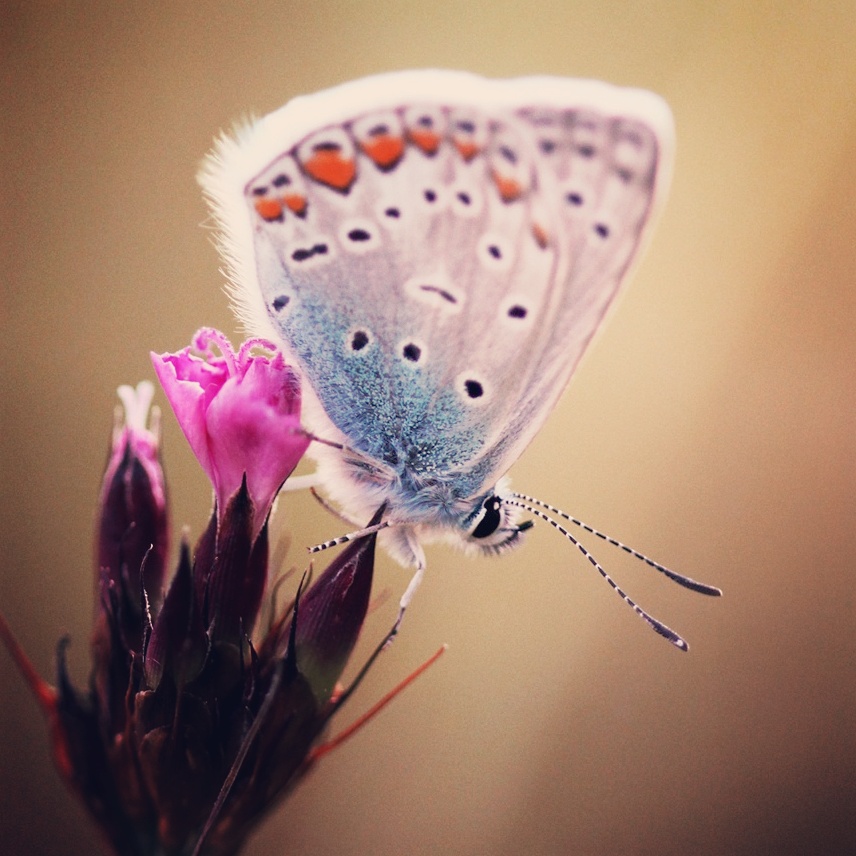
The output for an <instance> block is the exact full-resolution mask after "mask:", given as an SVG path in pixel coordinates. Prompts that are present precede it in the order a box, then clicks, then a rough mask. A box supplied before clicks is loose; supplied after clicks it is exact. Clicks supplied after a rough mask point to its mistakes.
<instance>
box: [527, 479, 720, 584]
mask: <svg viewBox="0 0 856 856" xmlns="http://www.w3.org/2000/svg"><path fill="white" fill-rule="evenodd" d="M510 497H511V498H512V499H520V500H522V501H523V502H528V503H531V504H532V505H537V506H539V507H541V508H546V509H547V511H549V512H551V513H552V514H555V515H557V516H559V517H561V518H562V520H567V521H568V522H570V523H573V524H574V526H579V527H580V529H584V530H585V531H586V532H590V533H591V534H592V535H596V536H597V537H598V538H601V539H602V540H604V541H606V543H607V544H612V546H613V547H618V548H620V549H622V550H624V552H625V553H629V554H630V555H631V556H633V557H634V558H635V559H639V560H640V561H642V562H645V564H646V565H650V566H651V567H652V568H654V569H655V570H658V571H659V572H660V573H661V574H665V575H666V576H667V577H668V578H669V579H670V580H672V581H673V582H676V583H677V584H678V585H681V586H684V588H688V589H691V590H692V591H695V592H698V593H699V594H706V595H710V596H711V597H721V595H722V589H718V588H717V587H716V586H709V585H707V583H700V582H698V581H696V580H693V579H690V577H685V576H684V575H683V574H679V573H677V572H676V571H673V570H670V569H669V568H667V567H665V566H664V565H661V564H660V563H659V562H655V561H654V560H653V559H649V558H648V556H646V555H645V554H644V553H640V552H639V551H638V550H634V549H633V548H632V547H628V546H627V544H622V543H621V541H617V540H616V539H615V538H611V537H610V536H609V535H606V534H605V533H603V532H599V531H598V530H597V529H595V528H594V527H592V526H589V525H588V523H583V521H582V520H577V518H576V517H571V515H570V514H565V512H564V511H562V509H561V508H556V507H555V506H554V505H549V504H548V503H546V502H542V501H541V500H540V499H535V497H534V496H527V495H526V494H525V493H512V494H510ZM522 507H525V506H522ZM528 510H529V511H533V512H534V509H532V508H530V509H528Z"/></svg>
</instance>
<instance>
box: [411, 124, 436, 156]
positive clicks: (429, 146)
mask: <svg viewBox="0 0 856 856" xmlns="http://www.w3.org/2000/svg"><path fill="white" fill-rule="evenodd" d="M407 137H408V139H409V140H410V142H411V143H413V144H414V145H416V146H418V147H419V148H420V149H422V151H423V152H425V154H426V155H433V154H436V153H437V149H439V148H440V135H439V134H437V133H435V132H434V131H424V130H422V129H421V128H413V129H412V130H410V131H408V132H407Z"/></svg>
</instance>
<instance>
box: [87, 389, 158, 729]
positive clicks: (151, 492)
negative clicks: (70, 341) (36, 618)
mask: <svg viewBox="0 0 856 856" xmlns="http://www.w3.org/2000/svg"><path fill="white" fill-rule="evenodd" d="M118 394H119V397H120V398H121V399H122V403H123V405H124V417H123V415H122V412H121V411H120V410H119V409H118V408H117V413H116V418H115V423H114V428H113V443H112V448H111V451H110V457H109V459H108V462H107V468H106V470H105V473H104V479H103V481H102V486H101V496H100V498H99V513H98V525H97V536H96V562H97V567H96V589H97V603H96V611H95V623H94V629H93V634H92V659H93V674H92V678H93V686H94V688H95V692H96V693H97V695H98V698H99V711H100V716H101V722H102V726H103V727H104V729H105V730H106V732H107V733H109V734H118V733H119V732H120V731H122V729H123V728H124V723H125V717H126V702H125V694H126V693H127V690H128V663H129V660H130V659H131V657H133V656H134V654H140V653H141V652H142V650H143V631H144V626H145V624H146V621H147V618H146V617H145V614H144V613H145V610H144V601H145V599H148V600H149V602H150V604H151V606H152V607H153V608H157V606H158V604H159V603H160V598H161V590H162V588H163V579H164V571H165V564H166V556H167V551H168V549H169V522H168V515H167V505H166V488H165V483H164V475H163V470H162V469H161V465H160V460H159V436H158V416H157V413H156V412H155V414H153V419H152V428H151V430H148V429H147V428H146V419H147V416H148V412H149V406H150V404H151V400H152V395H153V394H154V386H153V385H152V384H151V383H150V382H148V381H143V382H142V383H140V384H139V385H138V386H137V388H136V389H133V388H131V387H129V386H122V387H119V390H118Z"/></svg>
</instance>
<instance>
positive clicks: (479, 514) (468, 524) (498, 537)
mask: <svg viewBox="0 0 856 856" xmlns="http://www.w3.org/2000/svg"><path fill="white" fill-rule="evenodd" d="M519 512H520V509H519V508H516V507H514V506H511V505H506V504H505V503H504V502H503V500H502V497H501V496H499V495H498V494H496V493H494V492H493V491H491V492H490V493H489V494H488V495H487V496H485V497H483V498H481V499H479V500H478V503H477V505H476V506H475V508H474V509H473V510H472V511H471V512H470V514H469V515H468V516H467V517H466V518H465V520H464V521H463V524H462V532H461V534H462V536H463V540H464V543H465V545H466V546H467V547H470V548H475V549H477V550H479V551H480V552H482V553H488V554H492V553H499V552H502V551H503V550H507V549H510V548H512V547H516V546H517V545H518V544H520V543H522V541H523V538H522V535H523V533H524V532H525V531H526V530H527V529H531V528H532V525H533V524H532V521H531V520H524V521H522V522H519V523H518V522H517V518H518V516H519Z"/></svg>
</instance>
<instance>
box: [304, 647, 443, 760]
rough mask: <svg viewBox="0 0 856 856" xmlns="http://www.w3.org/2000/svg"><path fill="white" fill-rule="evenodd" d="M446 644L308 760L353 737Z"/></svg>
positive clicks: (413, 679) (428, 664)
mask: <svg viewBox="0 0 856 856" xmlns="http://www.w3.org/2000/svg"><path fill="white" fill-rule="evenodd" d="M447 647H448V646H447V645H443V646H442V647H441V648H440V649H439V650H437V651H436V652H435V653H434V654H432V655H431V656H430V657H429V658H428V659H427V660H426V661H425V662H424V663H423V664H422V665H421V666H419V668H417V669H416V670H415V671H414V672H411V674H409V675H408V676H407V677H406V678H405V679H404V680H403V681H402V682H401V683H400V684H398V686H396V687H394V688H393V689H391V690H390V691H389V692H388V693H387V694H386V695H385V696H384V697H383V698H382V699H380V700H379V701H377V702H375V704H373V705H372V706H371V707H370V708H369V709H368V710H367V711H366V712H365V713H364V714H363V715H362V716H361V717H359V719H357V720H356V721H355V722H352V723H351V724H350V725H349V726H348V727H347V728H346V729H345V730H344V731H341V732H340V733H339V734H337V735H336V736H335V737H333V738H332V739H330V740H328V741H327V742H326V743H322V744H321V745H320V746H316V747H315V748H314V749H313V750H312V752H311V753H310V754H309V759H308V760H309V761H311V762H314V761H317V760H318V759H319V758H323V757H324V756H325V755H326V754H327V753H328V752H332V751H333V750H334V749H337V748H338V747H339V746H341V745H342V744H343V743H344V742H345V741H346V740H347V739H348V738H349V737H353V736H354V734H356V733H357V732H358V731H359V730H360V729H361V728H362V727H363V726H364V725H366V724H367V723H368V722H369V720H371V719H374V717H375V716H376V715H377V714H378V713H380V712H381V711H382V710H383V709H384V708H385V707H386V706H387V705H388V704H389V703H390V702H391V701H392V700H393V699H394V698H395V697H396V696H397V695H398V694H399V693H400V692H401V691H402V690H404V689H406V688H407V687H408V686H410V684H412V683H413V681H415V680H416V679H417V678H418V677H419V676H420V675H421V674H422V673H423V672H424V671H425V670H426V669H427V668H428V667H429V666H432V665H433V664H434V663H436V662H437V660H438V659H440V655H441V654H442V653H443V652H444V651H445V650H446V648H447Z"/></svg>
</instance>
